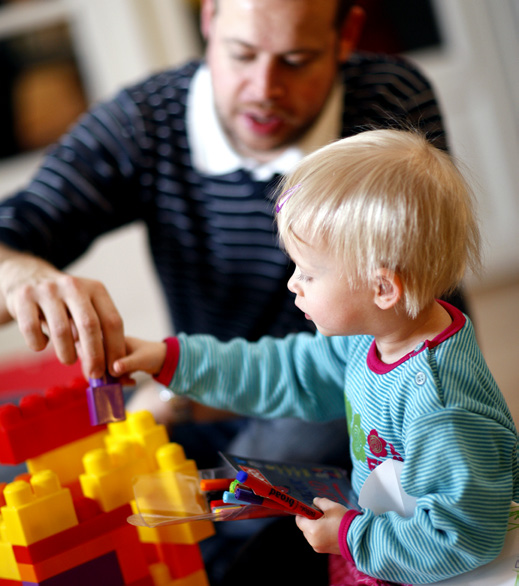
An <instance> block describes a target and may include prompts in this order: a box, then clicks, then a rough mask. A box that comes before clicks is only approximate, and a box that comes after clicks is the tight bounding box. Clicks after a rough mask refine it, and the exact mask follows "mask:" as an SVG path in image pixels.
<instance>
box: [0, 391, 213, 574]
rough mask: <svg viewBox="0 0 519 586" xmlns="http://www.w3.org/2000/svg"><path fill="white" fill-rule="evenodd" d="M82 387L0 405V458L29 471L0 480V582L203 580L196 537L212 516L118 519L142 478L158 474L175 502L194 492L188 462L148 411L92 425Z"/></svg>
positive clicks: (130, 507) (131, 508)
mask: <svg viewBox="0 0 519 586" xmlns="http://www.w3.org/2000/svg"><path fill="white" fill-rule="evenodd" d="M87 388H88V385H87V383H86V381H83V380H77V381H74V382H73V383H72V384H71V385H68V386H64V387H52V388H51V389H48V390H47V392H46V393H45V394H44V395H31V396H27V397H24V398H23V399H22V400H21V401H20V404H19V405H18V406H15V405H2V406H0V463H1V464H20V463H23V462H25V463H26V465H27V469H28V473H26V474H22V475H19V476H18V477H17V478H16V479H14V480H13V482H10V483H4V484H0V586H22V585H23V586H65V585H66V586H70V585H71V584H74V585H78V586H91V585H92V584H95V585H96V586H105V585H106V586H118V585H119V584H120V585H122V586H124V585H132V586H208V584H209V582H208V580H207V576H206V573H205V569H204V563H203V559H202V556H201V554H200V548H199V542H200V541H202V540H203V539H206V538H207V537H210V536H211V535H213V533H214V528H213V525H212V523H211V522H209V521H195V522H189V521H186V522H185V523H181V524H178V525H168V526H161V527H156V528H152V527H136V526H134V525H131V524H129V523H128V522H127V518H128V517H129V516H130V515H131V514H132V512H137V511H138V509H137V505H136V503H135V501H134V494H133V487H132V481H133V479H134V478H135V477H138V476H139V475H142V474H154V473H157V474H159V475H160V474H162V473H164V474H165V475H166V476H165V479H166V478H167V480H165V485H164V490H165V493H164V494H166V495H171V497H172V498H174V499H175V502H176V503H180V507H182V506H183V503H186V505H185V506H187V503H188V502H189V499H193V498H195V499H199V498H201V497H200V495H199V494H196V495H194V496H193V494H192V491H193V484H192V483H191V482H190V480H192V481H193V483H195V484H198V470H197V468H196V465H195V463H194V461H192V460H187V459H186V457H185V454H184V451H183V448H182V447H181V446H179V445H178V444H173V443H170V442H169V439H168V437H167V433H166V430H165V428H164V426H161V425H157V424H156V423H155V421H154V419H153V417H152V415H151V414H150V413H148V412H145V411H143V412H139V413H133V414H126V413H125V414H124V420H121V421H119V422H115V423H108V424H104V423H103V424H100V425H98V424H97V422H95V425H93V424H92V422H91V415H89V406H88V400H87ZM119 416H120V414H119V415H118V417H119ZM177 472H178V473H179V474H178V479H179V480H178V481H177V480H176V478H177V476H176V473H177ZM145 505H146V503H145V502H144V506H145ZM179 514H180V515H182V514H185V515H187V513H182V511H180V513H179Z"/></svg>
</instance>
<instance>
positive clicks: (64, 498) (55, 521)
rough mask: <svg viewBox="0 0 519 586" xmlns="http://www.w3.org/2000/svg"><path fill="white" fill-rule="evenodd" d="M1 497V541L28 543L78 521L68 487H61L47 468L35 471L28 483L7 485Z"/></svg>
mask: <svg viewBox="0 0 519 586" xmlns="http://www.w3.org/2000/svg"><path fill="white" fill-rule="evenodd" d="M4 498H5V503H6V504H5V506H3V507H2V508H1V509H0V514H1V515H2V517H3V519H4V524H5V540H6V541H8V542H10V543H11V544H13V545H31V544H33V543H36V542H37V541H40V540H41V539H45V538H46V537H50V536H51V535H55V534H56V533H60V532H61V531H64V530H65V529H68V528H70V527H73V526H75V525H77V524H78V519H77V516H76V512H75V510H74V505H73V503H72V496H71V494H70V490H69V489H68V488H62V487H61V484H60V482H59V479H58V476H57V475H56V474H55V473H54V472H52V471H51V470H44V471H42V472H38V473H37V474H35V475H34V476H33V477H32V478H31V481H30V484H29V483H27V482H24V481H23V480H18V481H15V482H12V483H11V484H8V485H7V486H6V487H5V490H4Z"/></svg>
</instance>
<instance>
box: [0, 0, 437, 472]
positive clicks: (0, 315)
mask: <svg viewBox="0 0 519 586" xmlns="http://www.w3.org/2000/svg"><path fill="white" fill-rule="evenodd" d="M362 24H363V12H362V11H361V10H359V9H357V8H353V9H351V10H350V1H349V0H348V1H345V0H324V1H321V2H315V1H314V0H203V2H202V6H201V28H202V33H203V35H204V37H205V39H206V41H207V52H206V61H205V64H204V63H202V64H200V63H190V64H187V65H186V66H184V67H181V68H179V69H176V70H172V71H166V72H161V73H159V74H157V75H154V76H152V77H150V78H149V79H148V80H145V81H143V82H142V83H141V84H138V85H136V86H134V87H132V88H129V89H127V90H124V91H122V92H121V93H120V94H119V95H118V96H116V97H115V98H114V99H113V100H111V101H109V102H107V103H106V104H100V105H98V106H96V107H94V108H93V109H92V111H91V112H89V113H87V114H86V115H85V116H84V117H82V118H81V119H80V121H79V122H78V124H77V125H76V127H75V128H73V129H72V130H71V132H70V133H69V134H68V135H66V136H65V137H63V139H62V141H60V143H59V144H57V145H56V146H55V147H54V148H53V149H52V150H51V151H50V152H49V154H48V156H47V157H46V159H45V160H44V161H43V164H42V166H41V169H40V170H39V172H38V173H37V175H36V176H35V178H34V179H33V180H32V182H31V183H30V184H29V185H28V186H27V187H26V188H25V189H23V190H21V191H20V192H19V193H18V194H15V195H14V196H13V198H11V199H9V200H6V201H4V202H3V203H2V205H1V206H0V242H2V243H3V244H2V245H0V246H1V248H0V323H6V322H8V321H10V320H13V319H14V320H16V321H17V322H18V325H19V328H20V330H21V332H22V334H23V336H24V339H25V341H26V343H27V345H28V346H29V347H30V348H32V349H33V350H41V349H43V348H44V347H45V346H46V344H47V343H48V340H49V339H51V340H52V342H53V345H54V348H55V351H56V353H57V356H58V357H59V359H60V360H61V361H62V362H64V363H72V362H74V361H75V360H76V359H77V353H76V344H77V345H78V347H79V348H80V354H81V358H82V364H83V370H84V372H85V373H86V374H87V375H89V376H93V377H98V376H101V375H102V374H103V372H104V371H105V368H108V369H110V367H111V365H112V364H113V362H114V360H115V359H117V358H118V357H120V356H123V355H124V354H125V347H124V337H123V336H124V332H123V322H122V318H121V316H120V315H119V313H118V311H117V309H116V307H115V306H114V303H113V302H112V300H111V299H110V296H109V293H108V292H107V291H106V289H105V288H104V286H103V285H102V284H101V283H99V282H95V281H91V280H88V279H83V278H77V277H72V276H70V275H67V274H66V273H65V272H64V270H63V269H64V268H65V267H66V266H67V265H68V264H69V263H70V262H72V261H73V260H74V259H76V258H77V257H78V256H80V255H81V254H82V253H83V252H84V251H85V250H86V249H87V248H88V246H89V245H90V244H91V243H92V241H93V240H95V238H97V236H99V235H101V234H103V233H105V232H107V231H109V230H112V229H115V228H117V227H120V226H122V225H124V224H127V223H130V222H133V221H142V222H144V223H145V224H146V226H147V228H148V233H149V241H150V247H151V252H152V256H153V259H154V263H155V266H156V268H157V271H158V274H159V277H160V279H161V283H162V285H163V288H164V293H165V295H166V299H167V302H168V304H169V309H170V312H171V317H172V324H173V325H174V327H175V329H176V330H177V331H184V332H186V333H195V332H207V333H211V334H214V335H216V336H218V337H220V338H221V339H229V338H231V337H234V336H243V337H245V338H248V339H250V340H254V339H257V338H258V337H259V336H261V335H264V334H270V335H274V336H280V335H284V334H286V333H287V332H290V331H297V330H301V329H305V328H308V327H309V325H308V323H307V322H306V321H305V319H304V316H300V315H299V313H300V312H298V310H297V308H296V307H295V306H294V304H293V298H292V296H291V294H290V293H289V292H288V290H287V288H286V283H287V280H288V276H289V275H290V273H291V267H290V266H289V263H288V261H287V259H286V257H285V255H284V254H283V252H282V251H280V250H279V248H278V245H277V240H276V235H275V229H274V223H273V220H272V211H273V210H272V202H271V200H270V193H271V191H272V187H273V185H274V184H275V182H276V181H277V179H278V177H279V175H280V174H282V173H283V172H285V171H286V170H288V169H289V168H290V167H291V166H292V165H293V164H294V163H295V162H296V161H298V160H299V159H300V158H301V157H302V156H303V155H304V154H305V153H307V152H309V151H311V150H314V149H315V148H317V147H319V146H321V145H323V144H325V143H327V142H330V141H331V140H333V139H335V138H337V137H339V136H347V135H350V134H355V133H357V132H359V131H360V130H363V129H366V128H367V127H383V126H386V127H387V126H404V127H409V126H414V127H418V128H421V129H422V130H423V131H424V132H426V133H427V135H428V136H429V138H430V139H431V140H432V141H434V142H435V144H437V145H438V146H440V147H445V137H444V133H443V128H442V123H441V118H440V113H439V111H438V106H437V104H436V101H435V98H434V95H433V93H432V90H431V88H430V85H429V84H428V82H427V80H426V79H424V78H423V76H422V75H421V74H420V73H419V72H417V71H416V70H415V69H414V68H413V67H411V66H410V65H409V64H407V63H405V62H403V61H401V60H397V59H393V58H385V57H381V56H369V57H368V56H363V55H357V54H354V53H353V50H354V49H355V46H356V44H357V41H358V37H359V35H360V31H361V29H362ZM273 425H274V424H270V423H269V422H260V421H254V422H251V423H250V424H249V425H247V426H246V427H245V428H244V429H243V431H242V433H241V434H240V435H239V437H238V440H237V441H236V443H234V444H233V448H232V449H233V450H234V451H235V452H236V453H239V452H238V451H237V450H246V451H247V455H256V456H257V457H259V456H263V457H265V458H271V459H285V460H286V459H294V460H295V459H298V460H307V461H321V462H325V461H329V462H330V461H335V462H337V459H338V458H339V457H341V458H342V459H344V458H345V457H346V459H347V454H346V446H345V445H343V444H341V445H339V444H337V441H336V440H338V438H343V437H345V433H344V427H343V426H344V422H343V421H340V422H337V426H341V428H340V429H338V428H337V429H335V428H334V427H333V425H327V426H324V427H323V426H317V428H316V427H314V426H310V427H309V426H306V425H303V424H302V423H299V422H293V421H285V422H283V423H280V422H279V421H278V422H276V424H275V425H276V427H272V426H273ZM213 438H214V436H210V437H209V440H208V443H207V445H206V446H204V449H208V448H209V447H212V443H213V442H212V439H213ZM253 452H254V453H253ZM243 453H245V451H243ZM345 454H346V455H345ZM199 465H200V464H199ZM345 465H346V464H345Z"/></svg>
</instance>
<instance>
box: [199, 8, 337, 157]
mask: <svg viewBox="0 0 519 586" xmlns="http://www.w3.org/2000/svg"><path fill="white" fill-rule="evenodd" d="M213 1H214V0H206V4H207V3H208V4H207V5H206V7H205V8H206V10H205V16H204V11H203V12H202V28H203V31H204V32H205V34H206V36H207V43H208V44H207V55H206V56H207V62H208V65H209V68H210V71H211V76H212V81H213V87H214V96H215V105H216V110H217V113H218V116H219V118H220V121H221V123H222V126H223V128H224V131H225V133H226V134H227V136H228V138H229V140H230V142H231V143H232V145H233V146H234V148H235V149H236V150H237V151H238V152H240V153H241V154H242V155H244V156H249V157H252V158H254V159H257V160H258V161H267V160H270V159H272V158H274V157H275V156H277V155H278V154H279V153H280V152H282V151H283V150H284V149H285V148H286V147H287V146H288V145H290V144H291V143H293V142H294V141H295V140H297V139H298V138H299V137H300V136H302V135H303V134H304V132H305V131H306V130H307V129H308V128H309V127H310V126H311V125H312V123H313V122H314V121H315V119H316V118H317V116H318V115H319V113H320V112H321V109H322V107H323V105H324V103H325V102H326V98H327V97H328V95H329V93H330V90H331V88H332V86H333V82H334V80H335V77H336V73H337V67H338V63H339V59H340V57H341V55H340V49H339V33H338V31H337V29H336V27H335V23H334V19H335V12H336V1H335V0H319V1H316V0H218V7H217V10H216V11H214V10H211V9H209V10H207V6H210V7H212V8H214V7H213V4H212V3H213Z"/></svg>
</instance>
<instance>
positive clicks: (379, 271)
mask: <svg viewBox="0 0 519 586" xmlns="http://www.w3.org/2000/svg"><path fill="white" fill-rule="evenodd" d="M280 192H281V195H280V196H279V197H278V199H277V202H276V212H277V222H278V228H279V234H280V238H281V242H282V244H283V246H284V248H285V249H286V251H287V253H288V255H289V256H290V257H291V258H292V260H293V261H294V262H295V265H296V270H295V272H294V274H293V276H292V277H291V279H290V281H289V283H288V288H289V289H290V290H291V291H292V292H293V293H295V304H296V306H297V307H298V308H299V309H301V311H303V312H304V313H305V314H306V317H307V319H309V320H312V321H313V323H314V324H315V326H316V328H317V330H318V331H317V333H316V334H315V335H312V334H309V333H299V334H293V335H290V336H288V337H286V338H284V339H275V338H270V337H264V338H262V339H260V340H259V341H258V342H257V343H248V342H246V341H245V340H243V339H234V340H232V341H230V342H228V343H220V342H218V341H217V340H216V339H215V338H213V337H210V336H204V335H198V336H186V335H183V334H179V335H178V337H176V338H172V339H168V340H167V341H165V342H144V341H141V340H137V339H135V338H129V339H128V340H127V347H128V355H127V356H126V357H125V358H123V359H121V360H119V361H117V362H116V363H115V364H114V368H115V371H116V372H117V373H119V374H120V375H122V376H128V375H129V374H131V373H132V372H134V371H137V370H142V371H145V372H148V373H149V374H152V375H154V376H156V378H158V379H159V380H160V381H161V382H162V383H164V384H167V385H168V386H169V387H170V388H171V389H172V390H173V391H174V392H175V393H178V394H185V395H189V396H190V397H191V398H193V399H195V400H198V401H200V402H203V403H205V404H207V405H211V406H214V407H220V408H222V407H223V408H227V409H232V410H234V411H236V412H238V413H242V414H246V415H256V416H263V417H270V418H275V417H299V418H303V419H309V420H313V421H327V420H332V419H334V418H337V417H338V416H340V414H341V413H344V410H346V414H347V420H348V428H349V433H350V445H351V448H350V449H351V457H352V461H353V473H352V484H353V487H354V489H355V490H356V492H357V493H358V492H359V491H360V489H361V487H362V485H363V483H364V482H365V480H366V478H367V477H368V475H369V474H370V472H371V471H372V470H373V469H374V468H376V467H377V466H378V465H379V464H381V463H382V462H384V461H385V460H387V459H396V460H400V461H403V462H404V468H403V472H402V476H401V482H402V486H403V488H404V490H405V491H406V492H407V493H408V494H409V495H411V496H413V497H415V498H416V508H415V511H414V515H413V516H412V517H411V518H406V519H404V518H402V517H400V516H399V515H398V514H396V513H394V512H389V513H384V514H381V515H378V516H376V515H375V514H374V513H373V512H372V511H370V510H369V509H364V510H363V511H362V512H361V513H359V512H358V511H354V510H348V509H347V508H346V507H344V506H343V505H341V504H338V503H334V502H331V501H329V500H327V499H317V500H316V504H317V505H318V506H319V507H320V508H321V510H322V511H323V512H324V515H323V516H322V517H321V518H320V519H318V520H315V521H312V520H309V519H304V518H301V517H297V518H296V522H297V525H298V527H299V528H300V529H301V530H302V531H303V533H304V535H305V537H306V539H307V540H308V542H309V543H310V545H311V546H312V547H313V548H314V549H315V551H317V552H319V553H332V554H340V555H342V556H343V558H345V559H346V560H348V561H349V562H354V563H355V565H356V566H357V568H358V569H359V570H360V571H362V572H365V573H366V574H368V575H369V576H373V577H376V578H379V579H382V580H389V581H393V582H406V583H414V584H420V583H430V582H435V581H439V580H443V579H446V578H448V577H451V576H455V575H458V574H462V573H464V572H467V571H469V570H471V569H473V568H476V567H478V566H480V565H483V564H485V563H487V562H489V561H491V560H492V559H494V558H495V557H496V556H497V555H498V553H499V552H500V550H501V548H502V545H503V541H504V537H505V533H506V529H507V520H508V514H509V508H510V503H511V501H512V500H516V499H517V498H518V497H519V482H518V460H517V451H516V450H517V439H518V437H517V431H516V429H515V426H514V423H513V420H512V416H511V414H510V412H509V410H508V408H507V406H506V403H505V401H504V399H503V397H502V395H501V393H500V391H499V389H498V387H497V385H496V383H495V381H494V379H493V378H492V375H491V374H490V372H489V370H488V367H487V366H486V364H485V361H484V359H483V357H482V355H481V352H480V350H479V348H478V346H477V343H476V338H475V335H474V330H473V327H472V324H471V323H470V320H469V319H468V318H467V317H466V316H465V315H464V314H462V313H461V312H460V311H459V310H457V309H455V308H454V307H452V306H450V305H448V304H446V303H445V302H441V301H438V299H439V298H440V297H441V296H442V295H444V294H446V293H447V292H449V291H451V290H453V289H454V288H455V287H456V286H457V285H458V284H459V283H460V280H461V279H462V277H463V275H464V273H465V271H466V269H467V268H468V267H471V268H476V267H477V266H478V263H479V233H478V229H477V224H476V220H475V217H474V212H473V206H472V200H471V195H470V190H469V188H468V186H467V183H466V182H465V180H464V179H463V177H462V175H461V174H460V173H459V171H458V170H457V168H456V167H455V165H454V164H453V162H452V161H451V159H450V158H449V156H448V155H446V154H445V153H443V152H441V151H439V150H437V149H436V148H434V147H433V146H431V144H429V143H428V142H427V141H426V139H425V138H423V137H422V136H420V135H418V134H417V133H414V132H404V131H396V130H377V131H368V132H364V133H361V134H359V135H357V136H354V137H351V138H346V139H343V140H340V141H337V142H335V143H333V144H330V145H328V146H326V147H324V148H322V149H320V150H318V151H316V152H315V153H313V154H312V155H310V156H308V157H306V158H305V159H304V160H303V161H302V162H301V163H300V164H299V165H298V166H297V167H296V168H295V170H294V171H293V172H292V173H291V174H290V175H289V176H288V177H286V179H285V180H284V182H283V185H282V187H281V189H280ZM243 455H244V456H246V454H243Z"/></svg>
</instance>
